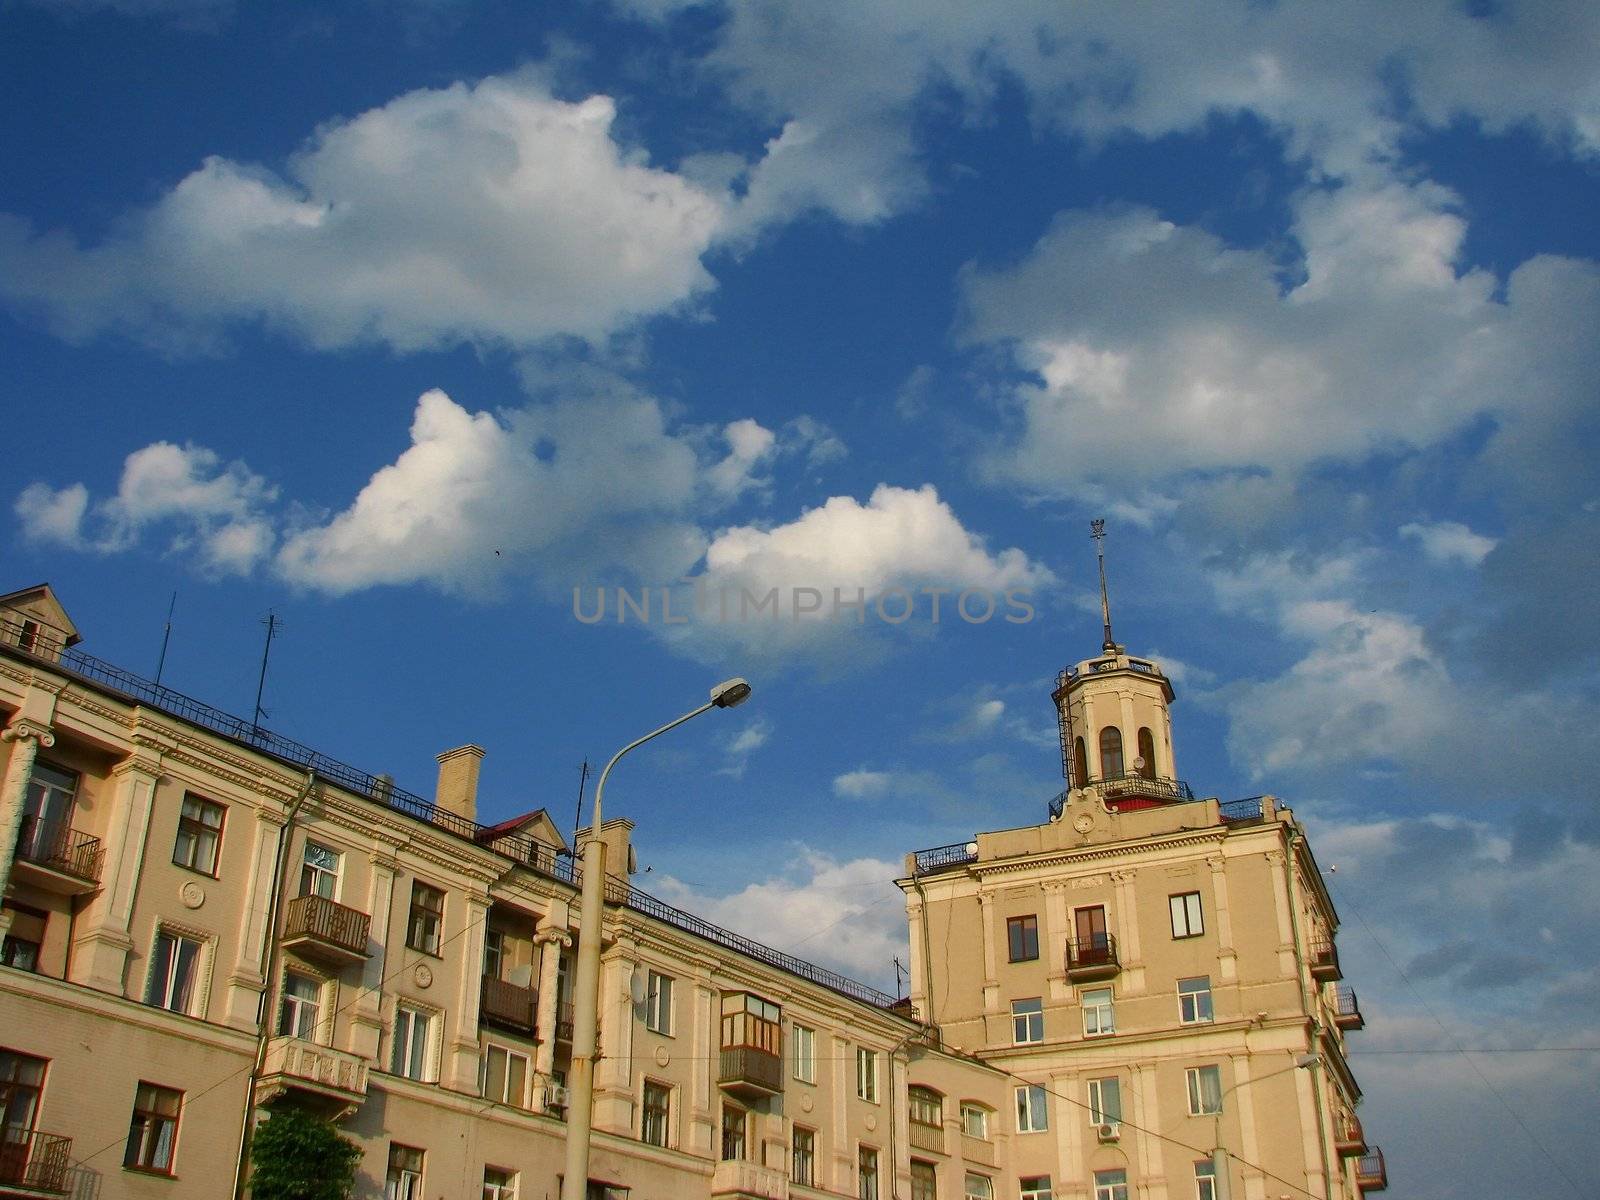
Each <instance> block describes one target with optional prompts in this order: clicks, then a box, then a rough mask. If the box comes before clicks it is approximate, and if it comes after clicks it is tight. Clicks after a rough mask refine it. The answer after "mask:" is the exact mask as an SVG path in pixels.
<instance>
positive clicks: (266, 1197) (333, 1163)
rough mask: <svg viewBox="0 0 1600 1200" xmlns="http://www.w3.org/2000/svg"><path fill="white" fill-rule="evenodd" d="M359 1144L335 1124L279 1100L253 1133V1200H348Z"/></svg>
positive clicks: (251, 1185)
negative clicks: (344, 1134) (340, 1130)
mask: <svg viewBox="0 0 1600 1200" xmlns="http://www.w3.org/2000/svg"><path fill="white" fill-rule="evenodd" d="M360 1158H361V1147H360V1146H358V1145H356V1144H355V1143H354V1142H352V1141H351V1140H350V1139H349V1138H347V1137H345V1136H343V1135H342V1134H341V1133H340V1132H339V1131H338V1130H337V1129H335V1128H334V1127H333V1123H332V1122H330V1121H327V1120H325V1119H323V1118H322V1117H319V1116H316V1115H314V1114H312V1113H309V1112H306V1111H305V1110H304V1109H302V1108H297V1107H295V1106H294V1105H291V1104H282V1103H279V1104H275V1105H274V1106H273V1107H272V1108H271V1109H269V1110H268V1115H267V1119H266V1120H265V1121H263V1122H262V1123H261V1124H260V1125H258V1126H257V1127H256V1130H255V1134H254V1136H253V1137H252V1138H251V1152H250V1159H251V1163H252V1166H253V1168H254V1169H253V1170H252V1171H251V1173H250V1194H251V1196H252V1197H253V1198H254V1200H347V1198H348V1197H349V1195H350V1189H351V1188H352V1187H353V1186H354V1185H355V1181H356V1163H357V1162H358V1161H359V1160H360Z"/></svg>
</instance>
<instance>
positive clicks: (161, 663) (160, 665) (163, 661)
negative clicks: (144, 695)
mask: <svg viewBox="0 0 1600 1200" xmlns="http://www.w3.org/2000/svg"><path fill="white" fill-rule="evenodd" d="M177 607H178V593H177V590H176V589H174V590H173V593H172V603H170V604H168V605H167V628H166V632H164V633H163V634H162V635H161V657H160V658H159V659H157V660H156V686H157V687H160V686H161V672H162V671H164V670H166V669H167V643H168V642H170V641H171V640H172V610H173V609H175V608H177Z"/></svg>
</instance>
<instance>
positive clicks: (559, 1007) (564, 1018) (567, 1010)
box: [556, 1000, 575, 1042]
mask: <svg viewBox="0 0 1600 1200" xmlns="http://www.w3.org/2000/svg"><path fill="white" fill-rule="evenodd" d="M574 1012H575V1010H574V1009H573V1007H572V1001H571V1000H561V1001H558V1002H557V1004H556V1041H558V1042H570V1041H571V1040H572V1028H573V1025H572V1021H573V1014H574Z"/></svg>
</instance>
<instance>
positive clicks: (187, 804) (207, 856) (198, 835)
mask: <svg viewBox="0 0 1600 1200" xmlns="http://www.w3.org/2000/svg"><path fill="white" fill-rule="evenodd" d="M226 811H227V810H226V809H224V808H223V807H222V805H220V804H216V803H214V802H212V801H210V800H202V799H201V798H200V797H199V796H185V797H184V798H183V811H182V812H181V814H180V815H179V817H178V839H177V841H175V842H173V843H172V861H173V862H175V863H177V864H178V865H179V866H180V867H188V868H189V869H190V870H191V871H199V872H200V873H201V874H203V875H215V874H216V873H217V851H218V849H219V848H220V847H221V846H222V816H223V813H225V812H226Z"/></svg>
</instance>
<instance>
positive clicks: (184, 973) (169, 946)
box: [144, 929, 201, 1013]
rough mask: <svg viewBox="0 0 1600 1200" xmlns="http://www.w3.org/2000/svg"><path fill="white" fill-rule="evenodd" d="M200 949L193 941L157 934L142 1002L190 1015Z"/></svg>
mask: <svg viewBox="0 0 1600 1200" xmlns="http://www.w3.org/2000/svg"><path fill="white" fill-rule="evenodd" d="M200 948H201V943H200V942H199V941H198V940H197V939H195V938H189V937H182V936H180V935H179V934H176V933H169V932H167V931H166V930H165V929H160V930H157V931H156V944H155V949H154V950H153V951H152V953H151V955H150V982H149V984H147V985H146V987H145V992H144V1002H145V1003H146V1004H153V1005H155V1006H156V1007H157V1008H165V1009H170V1010H171V1011H172V1012H179V1013H187V1012H189V1011H190V1006H191V1005H192V1004H193V1003H194V998H195V991H196V988H195V981H196V979H197V978H198V977H199V975H200Z"/></svg>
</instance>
